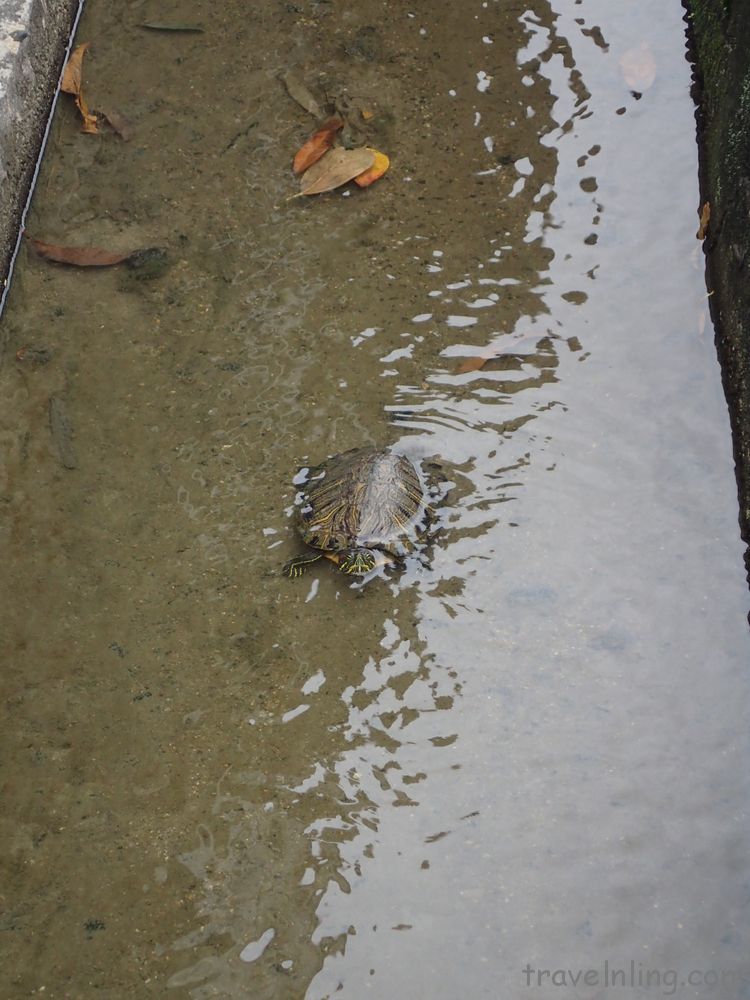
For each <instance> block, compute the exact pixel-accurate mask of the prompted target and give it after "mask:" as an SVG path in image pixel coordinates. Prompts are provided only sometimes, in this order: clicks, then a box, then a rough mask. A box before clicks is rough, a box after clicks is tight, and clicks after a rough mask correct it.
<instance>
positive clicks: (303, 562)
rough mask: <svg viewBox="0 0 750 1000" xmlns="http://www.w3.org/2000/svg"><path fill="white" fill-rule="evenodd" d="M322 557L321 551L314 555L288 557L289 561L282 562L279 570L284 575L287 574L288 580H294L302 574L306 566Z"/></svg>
mask: <svg viewBox="0 0 750 1000" xmlns="http://www.w3.org/2000/svg"><path fill="white" fill-rule="evenodd" d="M322 558H323V553H322V552H318V553H316V554H315V555H306V556H295V557H294V559H290V560H289V562H287V563H284V567H283V569H282V570H281V572H282V573H283V574H284V576H288V577H289V579H290V580H296V579H297V578H298V577H300V576H302V574H303V573H304V572H305V571H306V570H307V567H308V566H310V565H311V564H312V563H314V562H317V561H318V559H322Z"/></svg>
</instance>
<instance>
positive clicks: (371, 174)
mask: <svg viewBox="0 0 750 1000" xmlns="http://www.w3.org/2000/svg"><path fill="white" fill-rule="evenodd" d="M367 148H368V149H369V148H370V147H369V146H368V147H367ZM370 152H371V153H372V154H373V155H374V156H375V162H374V163H373V165H372V166H371V167H370V169H369V170H365V172H364V173H362V174H359V175H358V176H357V177H355V178H354V183H355V184H359V186H360V187H361V188H365V187H369V186H370V184H373V183H374V182H375V181H376V180H378V178H380V177H382V176H383V174H384V173H385V172H386V170H387V169H388V167H390V165H391V161H390V160H389V159H388V157H387V156H386V155H385V153H381V152H379V151H378V150H377V149H370Z"/></svg>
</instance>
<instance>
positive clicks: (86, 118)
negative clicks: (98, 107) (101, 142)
mask: <svg viewBox="0 0 750 1000" xmlns="http://www.w3.org/2000/svg"><path fill="white" fill-rule="evenodd" d="M76 107H77V108H78V110H79V112H80V114H81V118H82V119H83V124H82V125H81V131H82V132H86V134H87V135H97V134H98V132H99V128H98V126H97V124H96V115H94V114H92V113H91V112H90V111H89V107H88V104H86V99H85V98H84V96H83V91H81V93H80V94H78V96H77V97H76Z"/></svg>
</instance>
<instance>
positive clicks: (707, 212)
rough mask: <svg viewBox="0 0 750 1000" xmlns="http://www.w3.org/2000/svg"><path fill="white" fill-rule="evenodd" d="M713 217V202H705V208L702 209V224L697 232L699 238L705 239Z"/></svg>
mask: <svg viewBox="0 0 750 1000" xmlns="http://www.w3.org/2000/svg"><path fill="white" fill-rule="evenodd" d="M710 218H711V204H710V202H708V201H707V202H705V204H704V205H703V208H702V209H701V215H700V224H699V226H698V232H697V233H696V234H695V235H696V236H697V238H698V239H699V240H704V239H705V238H706V233H707V232H708V223H709V220H710Z"/></svg>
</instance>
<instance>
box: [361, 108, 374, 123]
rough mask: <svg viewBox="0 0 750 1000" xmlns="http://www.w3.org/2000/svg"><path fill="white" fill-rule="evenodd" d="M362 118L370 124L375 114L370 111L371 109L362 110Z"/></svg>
mask: <svg viewBox="0 0 750 1000" xmlns="http://www.w3.org/2000/svg"><path fill="white" fill-rule="evenodd" d="M362 117H363V118H364V120H365V121H366V122H369V120H370V119H371V118H374V117H375V112H374V111H370V109H369V108H362Z"/></svg>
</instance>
